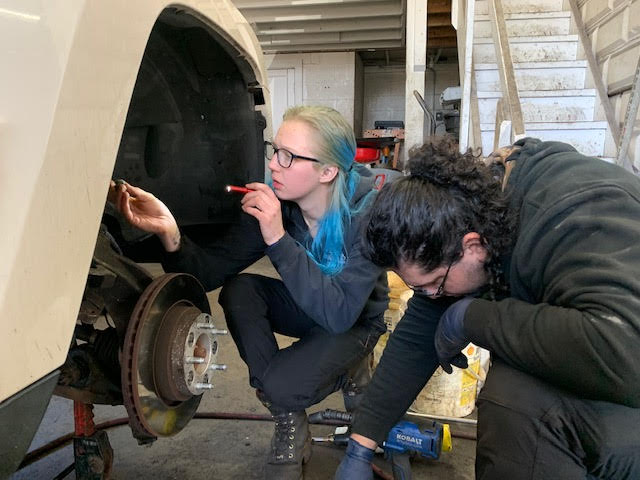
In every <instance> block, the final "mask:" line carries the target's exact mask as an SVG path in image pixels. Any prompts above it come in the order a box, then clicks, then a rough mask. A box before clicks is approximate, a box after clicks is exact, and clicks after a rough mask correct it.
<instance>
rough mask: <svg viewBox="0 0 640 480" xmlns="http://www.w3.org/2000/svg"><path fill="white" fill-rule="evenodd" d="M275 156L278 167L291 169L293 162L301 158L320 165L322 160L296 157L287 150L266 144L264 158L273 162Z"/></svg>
mask: <svg viewBox="0 0 640 480" xmlns="http://www.w3.org/2000/svg"><path fill="white" fill-rule="evenodd" d="M274 155H275V156H276V158H277V160H278V165H280V166H281V167H282V168H289V167H290V166H291V164H292V163H293V161H294V160H295V159H297V158H299V159H300V160H309V161H310V162H318V163H320V160H318V159H317V158H311V157H305V156H302V155H296V154H295V153H293V152H290V151H289V150H287V149H286V148H278V147H276V146H275V145H274V144H273V143H271V142H264V158H266V159H267V160H271V159H272V158H273V156H274Z"/></svg>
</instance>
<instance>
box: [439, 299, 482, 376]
mask: <svg viewBox="0 0 640 480" xmlns="http://www.w3.org/2000/svg"><path fill="white" fill-rule="evenodd" d="M473 300H474V298H473V297H464V298H463V299H461V300H458V301H457V302H455V303H454V304H452V305H451V306H450V307H449V308H447V309H446V310H445V311H444V313H443V314H442V316H441V317H440V322H438V327H437V328H436V335H435V338H434V343H435V346H436V353H437V354H438V361H439V362H440V366H441V367H442V369H443V370H444V371H445V372H447V373H451V372H453V368H451V365H455V366H456V367H458V368H467V367H468V363H467V357H465V356H464V354H463V353H461V352H462V349H463V348H464V347H466V346H467V344H468V343H469V339H468V337H467V335H466V334H465V333H464V315H465V313H466V312H467V308H468V307H469V304H470V303H471V302H472V301H473Z"/></svg>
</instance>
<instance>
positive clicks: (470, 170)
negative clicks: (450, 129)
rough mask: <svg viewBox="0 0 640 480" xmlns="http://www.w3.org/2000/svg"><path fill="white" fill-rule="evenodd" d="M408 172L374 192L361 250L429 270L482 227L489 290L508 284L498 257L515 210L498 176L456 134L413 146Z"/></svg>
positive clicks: (508, 242) (389, 262)
mask: <svg viewBox="0 0 640 480" xmlns="http://www.w3.org/2000/svg"><path fill="white" fill-rule="evenodd" d="M409 171H410V174H409V175H408V176H405V177H402V178H400V179H399V180H397V181H395V182H393V183H391V184H388V185H386V186H385V187H384V188H383V189H382V190H381V191H380V192H379V193H378V195H377V198H376V200H375V202H374V203H373V205H372V207H371V211H370V213H369V221H368V224H367V226H366V235H365V242H364V253H365V255H366V256H367V257H368V258H370V259H371V260H372V261H373V262H374V263H375V264H376V265H378V266H381V267H384V268H398V266H399V264H400V263H403V262H406V263H412V264H417V265H420V266H421V267H423V268H424V269H425V270H426V271H431V270H434V269H435V268H437V267H439V266H441V265H445V264H447V263H450V262H453V261H455V260H456V259H457V258H459V256H460V255H461V253H462V237H463V236H464V235H465V234H467V233H469V232H477V233H478V234H480V237H481V239H482V242H483V245H484V247H485V248H486V249H487V252H488V254H489V256H488V261H487V262H486V263H485V269H486V270H487V272H488V273H489V279H490V280H489V282H490V285H489V286H490V287H491V291H492V292H493V293H496V292H497V291H498V290H502V289H503V287H504V280H503V275H502V271H501V268H500V257H501V256H502V255H503V254H504V253H506V252H507V251H508V250H509V249H510V248H511V246H512V243H513V236H514V231H515V228H516V226H515V223H516V222H515V218H516V217H515V214H513V213H512V212H511V211H510V210H509V208H508V205H507V198H506V196H505V195H504V194H503V192H502V188H501V182H500V178H498V177H497V176H496V174H495V171H492V169H491V168H490V167H487V166H486V165H485V164H484V163H483V162H482V161H480V160H479V159H478V158H476V157H474V156H473V155H472V154H471V153H470V152H467V153H465V154H461V153H460V152H459V151H458V146H457V144H456V143H455V142H454V140H453V139H452V138H451V137H437V138H433V139H431V141H429V142H427V143H425V144H424V145H422V146H421V147H418V148H413V149H412V150H411V151H410V152H409Z"/></svg>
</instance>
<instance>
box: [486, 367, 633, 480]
mask: <svg viewBox="0 0 640 480" xmlns="http://www.w3.org/2000/svg"><path fill="white" fill-rule="evenodd" d="M476 478H478V479H481V480H485V479H496V480H503V479H509V480H520V479H531V480H534V479H535V480H538V479H540V480H543V479H545V480H548V479H562V480H573V479H585V478H589V479H592V478H602V479H604V478H606V479H640V409H635V408H629V407H625V406H622V405H617V404H613V403H608V402H599V401H592V400H585V399H580V398H578V397H576V396H573V395H571V394H569V393H567V392H565V391H562V390H559V389H557V388H555V387H553V386H551V385H549V384H547V383H546V382H543V381H541V380H539V379H537V378H535V377H532V376H530V375H528V374H526V373H523V372H521V371H519V370H516V369H514V368H511V367H509V366H508V365H506V364H505V363H504V362H501V361H500V360H494V362H493V365H492V366H491V369H490V370H489V375H488V377H487V383H486V385H485V386H484V388H483V390H482V391H481V392H480V396H479V398H478V447H477V455H476Z"/></svg>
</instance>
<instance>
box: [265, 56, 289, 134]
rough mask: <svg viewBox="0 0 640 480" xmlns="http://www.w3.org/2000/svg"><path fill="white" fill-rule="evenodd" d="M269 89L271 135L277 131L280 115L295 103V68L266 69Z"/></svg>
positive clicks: (280, 120) (280, 119) (280, 121)
mask: <svg viewBox="0 0 640 480" xmlns="http://www.w3.org/2000/svg"><path fill="white" fill-rule="evenodd" d="M267 73H268V75H269V90H270V91H271V127H272V131H273V135H274V136H275V134H276V133H277V132H278V128H280V124H281V123H282V115H284V112H285V111H286V110H287V108H289V107H292V106H294V105H295V102H296V100H295V69H294V68H279V69H273V70H268V71H267Z"/></svg>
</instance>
